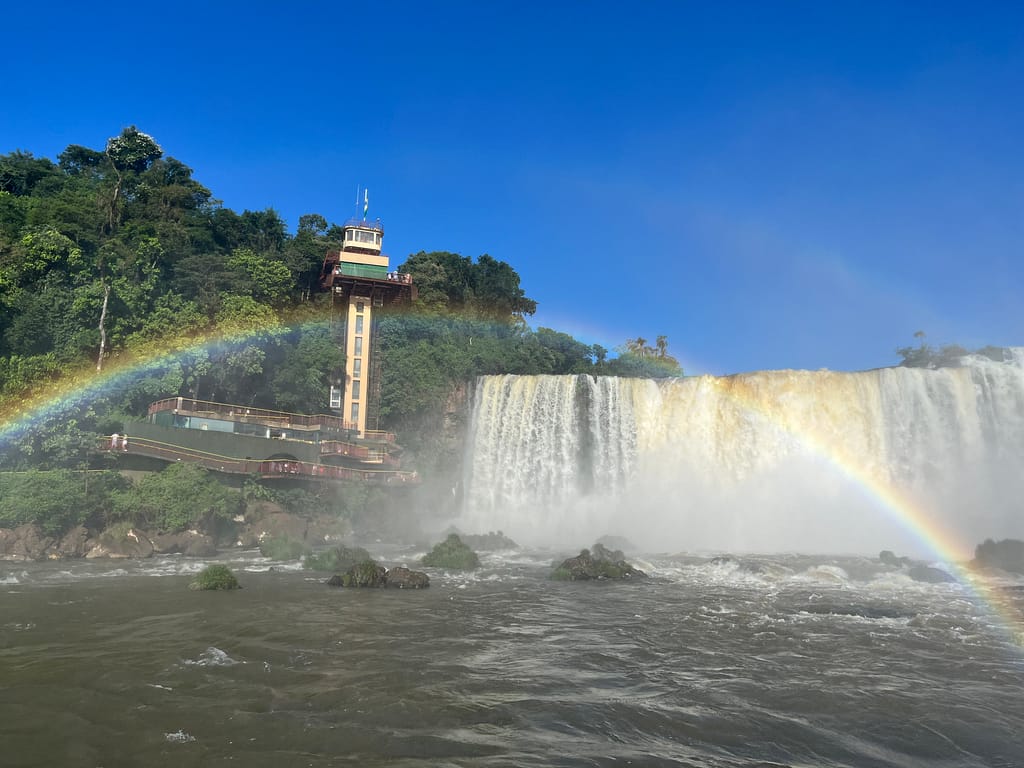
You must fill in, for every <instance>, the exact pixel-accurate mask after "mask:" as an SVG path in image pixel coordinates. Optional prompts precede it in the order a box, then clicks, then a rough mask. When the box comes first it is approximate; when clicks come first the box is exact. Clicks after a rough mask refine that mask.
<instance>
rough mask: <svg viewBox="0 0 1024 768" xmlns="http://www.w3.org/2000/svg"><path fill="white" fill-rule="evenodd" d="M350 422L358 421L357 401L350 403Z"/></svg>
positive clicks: (355, 422)
mask: <svg viewBox="0 0 1024 768" xmlns="http://www.w3.org/2000/svg"><path fill="white" fill-rule="evenodd" d="M352 423H353V424H357V423H359V403H352Z"/></svg>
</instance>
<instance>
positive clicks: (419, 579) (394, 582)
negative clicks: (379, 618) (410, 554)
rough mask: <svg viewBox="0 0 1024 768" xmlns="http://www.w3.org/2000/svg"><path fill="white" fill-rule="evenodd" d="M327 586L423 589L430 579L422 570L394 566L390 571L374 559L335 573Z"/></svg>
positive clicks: (327, 582) (428, 584) (427, 585)
mask: <svg viewBox="0 0 1024 768" xmlns="http://www.w3.org/2000/svg"><path fill="white" fill-rule="evenodd" d="M324 583H325V584H327V586H329V587H377V588H382V587H392V588H394V589H425V588H426V587H429V586H430V579H429V578H428V576H427V574H425V573H423V572H422V571H411V570H409V569H408V568H406V567H405V566H396V567H395V568H392V569H391V570H390V571H389V570H388V569H387V568H385V567H384V566H383V565H380V564H379V563H377V562H376V561H375V560H364V561H363V562H361V563H356V564H355V565H353V566H352V567H351V568H349V569H348V570H347V571H345V573H336V574H334V575H333V576H331V578H329V579H328V580H327V581H326V582H324Z"/></svg>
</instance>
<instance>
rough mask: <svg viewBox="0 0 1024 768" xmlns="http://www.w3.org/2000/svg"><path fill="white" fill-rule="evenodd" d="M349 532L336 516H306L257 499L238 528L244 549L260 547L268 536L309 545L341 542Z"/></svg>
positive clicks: (238, 543) (239, 539)
mask: <svg viewBox="0 0 1024 768" xmlns="http://www.w3.org/2000/svg"><path fill="white" fill-rule="evenodd" d="M348 532H349V529H348V528H347V523H345V522H344V521H342V520H339V519H338V518H337V517H335V516H331V515H325V516H315V517H312V518H310V517H305V516H303V515H297V514H294V513H292V512H288V511H287V510H285V509H284V508H283V507H281V506H280V505H279V504H274V503H273V502H269V501H260V502H256V503H254V504H253V505H251V506H250V508H249V509H248V511H247V512H246V514H245V520H244V521H243V522H242V525H241V526H240V528H239V531H238V537H237V542H236V543H237V545H238V546H240V547H242V548H243V549H252V548H253V547H258V546H259V545H260V542H262V541H265V540H266V539H268V538H274V539H288V540H290V541H298V542H300V543H302V544H303V545H305V546H307V547H315V546H322V545H324V544H326V543H329V542H333V541H338V540H339V539H341V538H342V537H343V536H344V535H345V534H346V533H348Z"/></svg>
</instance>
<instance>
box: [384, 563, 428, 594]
mask: <svg viewBox="0 0 1024 768" xmlns="http://www.w3.org/2000/svg"><path fill="white" fill-rule="evenodd" d="M384 579H385V582H386V584H387V586H389V587H395V588H397V589H425V588H426V587H429V586H430V577H429V576H427V574H425V573H423V571H410V570H409V569H408V568H406V567H405V566H401V565H400V566H397V567H395V568H392V569H391V570H390V571H388V573H387V576H385V577H384Z"/></svg>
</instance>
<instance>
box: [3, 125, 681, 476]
mask: <svg viewBox="0 0 1024 768" xmlns="http://www.w3.org/2000/svg"><path fill="white" fill-rule="evenodd" d="M340 232H341V228H340V227H339V226H338V225H336V224H331V223H328V220H327V219H326V218H325V217H324V216H322V215H320V214H318V213H310V214H307V215H305V216H302V217H300V219H299V225H298V229H297V231H296V232H295V233H294V234H290V233H288V231H287V227H286V225H285V222H284V221H283V220H282V219H281V218H280V216H278V214H277V213H276V212H275V211H274V210H272V209H267V210H264V211H243V212H242V213H236V212H234V211H232V210H231V209H229V208H226V207H224V206H223V205H222V204H221V203H220V202H219V201H218V200H216V199H215V198H214V196H213V194H212V193H211V191H210V190H209V189H207V188H206V187H205V186H203V185H202V184H201V183H200V182H198V181H197V180H195V179H194V178H193V175H192V169H191V168H189V167H188V166H187V165H185V164H184V163H182V162H181V161H179V160H176V159H174V158H172V157H169V156H166V155H165V154H164V152H163V149H162V148H161V147H160V145H159V144H158V143H157V142H156V140H155V139H154V138H153V137H151V136H148V135H146V134H145V133H142V132H141V131H138V130H137V129H136V128H134V127H131V128H126V129H125V130H123V131H122V132H121V134H120V135H119V136H115V137H113V138H111V139H110V140H109V141H108V143H107V146H106V147H105V148H104V149H103V150H96V149H90V148H88V147H84V146H79V145H71V146H69V147H67V149H65V150H64V151H63V152H61V153H60V155H59V156H58V158H57V162H56V163H54V162H52V161H51V160H49V159H46V158H37V157H34V156H33V155H32V154H31V153H29V152H23V151H15V152H12V153H10V154H7V155H3V156H0V404H2V402H3V400H2V399H6V400H7V401H8V404H9V403H10V402H11V401H12V400H17V399H18V398H20V397H21V396H22V395H23V394H24V393H25V392H29V391H31V390H32V388H33V386H34V385H37V384H38V383H39V382H42V381H48V380H51V379H52V378H54V377H60V376H61V375H63V374H66V372H67V371H68V370H71V369H74V368H76V367H79V368H80V367H81V366H83V365H85V364H89V365H93V364H95V365H96V366H97V367H101V366H103V365H104V364H106V363H109V361H110V358H111V356H115V357H117V356H120V355H126V356H135V357H138V358H148V357H152V355H153V350H154V349H158V348H159V347H160V345H161V344H166V343H168V342H169V341H172V340H180V339H182V338H187V337H190V336H194V335H200V334H206V335H208V336H213V337H218V338H223V337H228V338H230V337H231V334H232V333H237V334H239V336H240V337H241V338H242V339H243V340H242V341H240V342H235V343H227V342H225V343H220V344H214V345H205V346H203V347H199V348H196V349H195V350H193V351H190V352H188V353H187V354H176V355H175V356H174V357H173V359H171V360H170V361H169V362H168V363H167V364H166V365H163V366H160V367H157V368H154V369H153V370H151V371H150V372H149V373H147V374H146V375H142V376H137V377H133V379H132V380H131V381H128V382H126V383H124V384H123V385H121V386H119V387H117V388H116V389H115V390H114V391H111V392H106V393H104V395H103V397H101V398H100V399H98V400H97V401H95V402H92V403H91V404H90V405H89V407H88V408H87V409H86V410H85V411H84V412H83V413H82V414H81V415H80V417H79V418H78V419H73V420H62V421H61V422H60V423H56V424H51V425H40V426H39V427H37V428H36V429H35V430H33V431H32V433H31V434H30V435H29V438H28V439H27V440H24V441H22V443H21V444H20V445H18V446H17V450H15V451H13V452H12V451H10V450H8V451H7V452H6V454H5V455H4V456H3V461H4V464H5V465H6V466H4V467H3V468H24V467H27V466H32V467H48V468H49V467H63V466H80V464H81V462H82V460H83V456H82V446H83V435H85V436H88V437H89V438H91V435H93V434H95V433H97V432H100V433H109V432H112V431H116V427H117V424H118V423H120V422H123V421H125V420H129V421H130V420H131V419H132V418H139V417H141V416H143V415H144V414H145V408H146V406H147V404H148V403H149V402H151V401H153V400H156V399H159V398H162V397H171V396H176V395H183V396H188V397H194V398H198V399H205V400H216V401H221V402H230V403H242V404H248V405H254V406H257V407H267V408H277V409H281V410H289V411H296V412H307V413H308V412H321V411H325V410H326V409H327V406H328V403H327V397H328V387H327V383H328V382H329V380H330V379H331V378H332V376H336V375H337V372H338V371H339V370H340V369H341V368H342V367H343V365H344V356H343V353H342V351H341V347H340V345H339V344H338V343H337V337H336V335H335V334H338V333H339V332H340V329H339V328H337V327H335V328H334V329H333V331H332V328H331V327H330V325H329V324H328V323H326V322H323V321H324V320H325V318H327V317H328V315H329V312H328V306H327V302H328V300H329V296H327V295H324V294H320V293H318V290H317V289H318V284H317V283H318V277H319V273H320V268H321V265H322V263H323V259H324V255H325V253H326V252H327V251H328V250H329V249H331V248H337V247H338V245H339V243H340V238H339V235H340ZM399 271H401V272H407V273H411V274H412V275H413V277H414V280H415V282H416V285H417V287H418V290H419V301H418V302H417V304H416V305H415V307H411V308H409V309H408V310H407V311H404V312H400V313H392V314H390V315H386V316H384V317H383V318H382V320H381V323H380V332H381V333H380V336H379V339H380V344H381V350H382V353H383V356H384V365H383V375H382V402H381V409H380V411H381V418H382V424H381V425H380V426H381V427H384V428H392V429H394V428H400V426H401V420H402V418H403V417H406V416H409V415H412V414H415V413H416V412H417V411H420V410H422V409H427V408H433V407H436V406H437V405H438V403H439V402H441V401H442V400H443V398H444V396H445V393H446V391H447V390H448V388H449V387H450V386H451V385H452V384H453V383H454V382H456V381H460V380H466V379H469V378H471V377H473V376H476V375H478V374H483V373H501V372H509V373H549V374H561V373H604V374H609V375H631V376H666V375H678V374H680V373H681V371H680V370H679V367H678V364H677V363H676V362H675V360H674V359H672V358H671V356H669V355H667V353H666V351H665V347H664V345H663V344H662V345H661V346H660V347H659V349H657V350H656V349H651V348H645V347H643V346H641V347H639V348H637V347H635V346H627V347H623V349H622V350H621V354H620V355H619V356H618V357H617V358H614V359H611V360H609V359H608V357H607V355H608V352H607V350H605V349H604V348H602V347H600V346H598V345H594V346H591V345H587V344H583V343H581V342H579V341H577V340H576V339H574V338H572V337H571V336H569V335H567V334H564V333H559V332H557V331H554V330H550V329H547V328H539V329H537V330H536V331H534V330H531V329H530V328H529V326H528V325H527V324H526V323H525V321H524V317H526V316H528V315H530V314H532V313H533V312H534V311H535V309H536V306H537V305H536V302H534V301H533V300H531V299H529V298H528V297H527V296H526V295H525V293H524V291H523V289H522V288H521V286H520V283H519V275H518V274H517V273H516V272H515V270H514V269H513V268H512V267H511V266H510V265H509V264H507V263H505V262H502V261H498V260H496V259H494V258H492V257H491V256H488V255H483V256H480V257H479V258H478V259H475V260H474V259H472V258H470V257H465V256H460V255H458V254H454V253H445V252H435V253H423V252H421V253H417V254H414V255H412V256H410V257H409V258H408V260H407V261H406V262H405V263H404V264H403V265H401V267H400V268H399ZM639 341H642V339H641V340H639ZM85 442H88V440H87V439H86V440H85Z"/></svg>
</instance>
